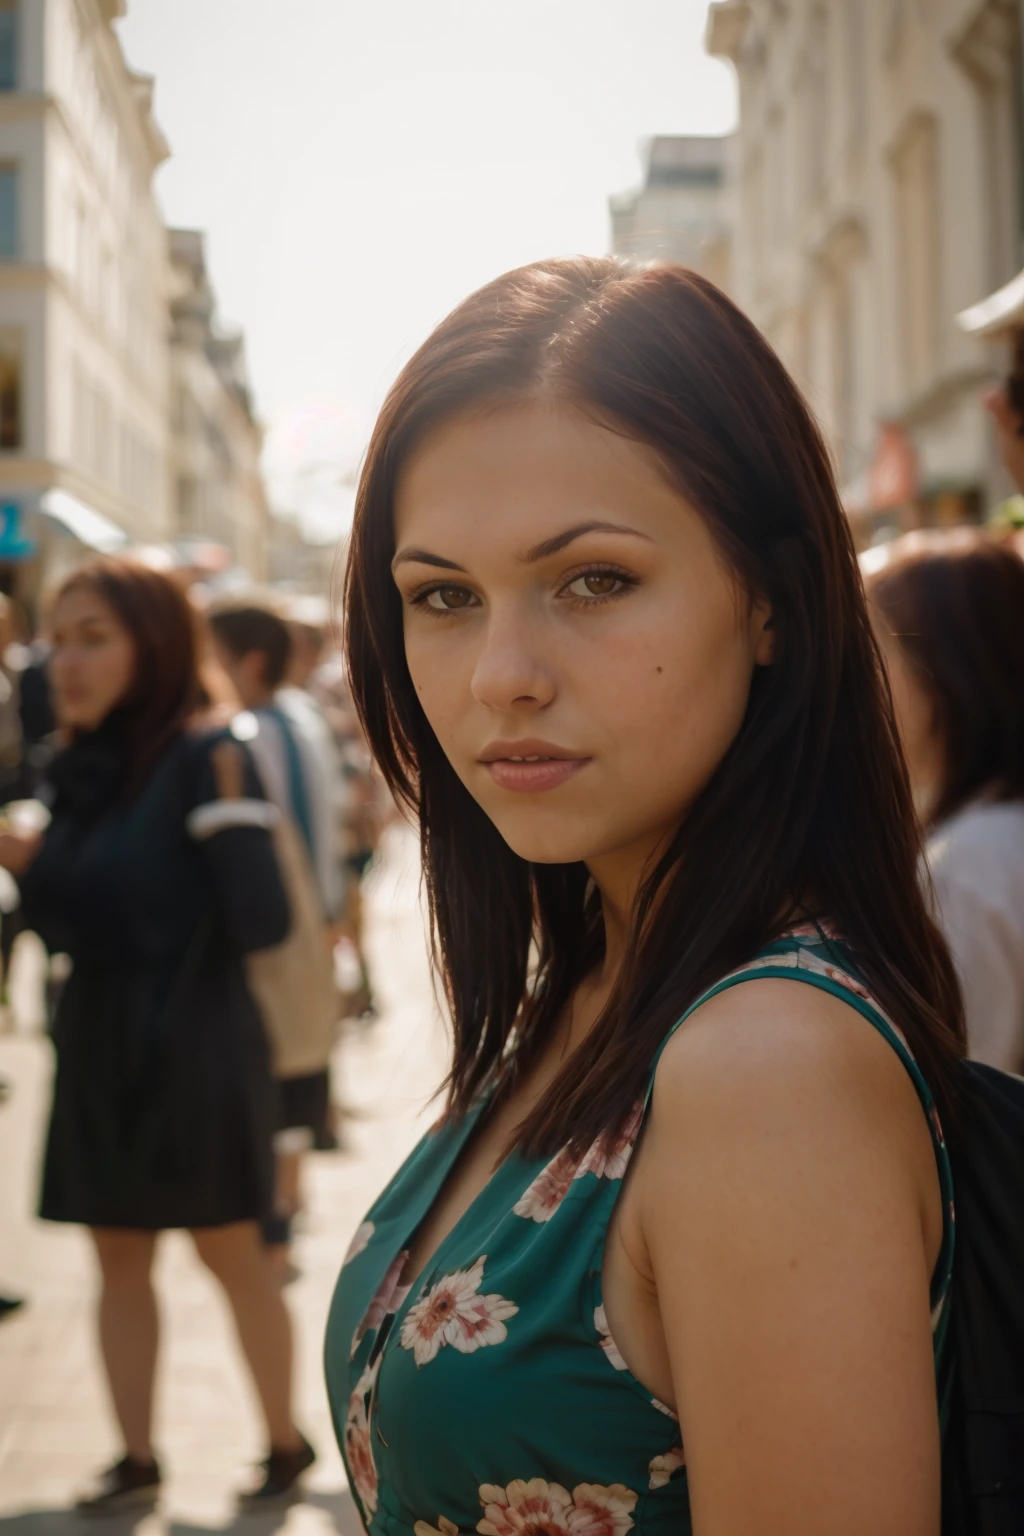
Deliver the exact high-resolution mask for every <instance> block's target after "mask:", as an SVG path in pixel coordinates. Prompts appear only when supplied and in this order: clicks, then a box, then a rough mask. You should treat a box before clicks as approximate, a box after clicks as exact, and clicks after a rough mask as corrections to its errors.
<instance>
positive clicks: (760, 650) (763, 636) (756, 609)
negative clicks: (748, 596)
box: [750, 598, 775, 667]
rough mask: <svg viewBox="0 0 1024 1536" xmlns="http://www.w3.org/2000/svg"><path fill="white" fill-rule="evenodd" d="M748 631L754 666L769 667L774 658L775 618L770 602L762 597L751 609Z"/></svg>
mask: <svg viewBox="0 0 1024 1536" xmlns="http://www.w3.org/2000/svg"><path fill="white" fill-rule="evenodd" d="M750 631H751V637H752V639H753V642H754V665H755V667H770V666H771V664H772V662H773V661H774V660H775V619H774V617H773V615H772V610H771V606H770V604H769V603H767V602H766V601H765V600H764V599H763V598H758V599H757V601H756V602H755V603H754V606H753V608H752V610H751V614H750Z"/></svg>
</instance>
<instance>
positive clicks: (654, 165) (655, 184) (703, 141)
mask: <svg viewBox="0 0 1024 1536" xmlns="http://www.w3.org/2000/svg"><path fill="white" fill-rule="evenodd" d="M730 142H731V141H730V140H729V139H728V138H696V137H693V136H690V135H685V134H676V135H669V134H663V135H660V136H659V137H657V138H654V139H652V140H651V141H650V143H649V144H648V145H647V150H646V165H645V168H644V182H643V186H641V187H640V188H639V189H637V190H636V191H633V192H623V193H620V194H619V195H618V196H617V197H613V198H611V199H610V209H611V219H612V251H613V252H614V254H615V255H616V256H628V257H630V258H632V259H633V260H636V261H654V260H665V261H681V262H682V263H683V264H684V265H685V266H687V267H693V268H695V269H696V270H697V271H698V272H703V273H704V275H705V276H706V277H710V278H711V280H712V281H713V282H716V283H718V285H719V286H720V287H722V288H728V287H729V286H730V283H731V277H732V274H731V250H730V247H731V237H730V227H731V217H730V208H729V201H730V197H731V189H730V185H729V176H728V160H729V150H730Z"/></svg>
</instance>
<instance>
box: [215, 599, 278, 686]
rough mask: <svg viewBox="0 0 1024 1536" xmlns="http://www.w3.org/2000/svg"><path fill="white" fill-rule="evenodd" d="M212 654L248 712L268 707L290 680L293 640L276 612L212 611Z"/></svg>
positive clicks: (253, 607)
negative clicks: (288, 678) (289, 668)
mask: <svg viewBox="0 0 1024 1536" xmlns="http://www.w3.org/2000/svg"><path fill="white" fill-rule="evenodd" d="M208 621H209V625H210V634H211V636H212V638H213V650H214V655H215V656H216V659H217V662H218V664H219V665H220V666H221V667H222V668H223V670H224V672H225V674H226V675H227V677H228V678H229V680H230V682H231V685H232V687H233V688H234V690H235V692H236V693H237V695H238V698H239V700H240V701H241V703H242V705H243V706H244V708H246V709H259V708H260V707H261V706H263V705H266V704H269V703H270V702H271V701H272V699H273V697H274V694H275V693H276V692H277V690H278V689H279V688H280V687H281V686H282V684H283V683H284V682H285V680H286V678H287V676H288V664H289V662H290V660H291V654H292V638H291V634H290V633H289V629H288V625H287V624H286V623H285V621H284V620H283V619H282V618H281V617H280V616H279V615H278V614H276V613H275V612H274V611H273V609H271V608H266V607H261V606H260V605H259V604H256V603H232V604H225V605H223V606H221V607H214V608H211V610H210V612H209V615H208Z"/></svg>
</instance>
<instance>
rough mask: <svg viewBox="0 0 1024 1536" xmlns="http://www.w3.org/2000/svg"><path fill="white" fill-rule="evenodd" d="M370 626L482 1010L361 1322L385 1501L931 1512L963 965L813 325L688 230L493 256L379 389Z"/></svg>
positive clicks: (394, 768)
mask: <svg viewBox="0 0 1024 1536" xmlns="http://www.w3.org/2000/svg"><path fill="white" fill-rule="evenodd" d="M347 626H348V629H347V644H348V653H349V660H350V667H351V673H352V684H353V689H354V693H355V697H356V699H357V701H358V705H359V709H360V712H361V715H362V718H363V720H364V723H365V726H366V729H367V733H368V736H369V739H370V742H371V744H372V746H373V749H374V751H375V753H376V756H377V759H378V761H379V762H380V764H381V765H382V767H383V770H384V772H385V774H386V775H387V777H388V779H389V782H390V783H391V785H392V786H393V788H394V790H395V791H396V793H397V794H399V795H400V796H402V797H403V798H404V799H405V800H406V801H407V802H408V803H409V804H410V805H412V806H413V807H414V808H415V810H416V811H417V812H418V814H419V818H420V824H421V828H422V843H423V853H424V862H425V871H426V880H427V887H428V891H429V894H430V899H431V907H432V912H433V919H434V929H435V935H436V951H437V959H438V964H439V966H440V969H441V974H442V976H443V979H444V983H445V987H446V990H447V996H448V1000H449V1003H450V1007H451V1013H452V1019H453V1028H454V1057H453V1064H452V1070H451V1075H450V1079H449V1084H448V1102H447V1108H446V1111H445V1113H444V1115H443V1116H442V1119H441V1121H440V1122H439V1124H438V1125H437V1126H436V1127H435V1129H434V1130H433V1131H432V1132H431V1133H430V1134H428V1135H427V1136H426V1138H425V1139H424V1141H423V1142H422V1143H421V1145H420V1146H419V1148H418V1149H417V1150H416V1151H415V1152H414V1153H413V1155H412V1157H411V1158H410V1160H409V1161H408V1162H407V1163H406V1165H405V1166H404V1167H403V1168H402V1170H401V1171H400V1172H399V1173H398V1175H397V1176H396V1178H395V1179H394V1180H393V1181H392V1183H391V1184H390V1185H389V1187H388V1188H387V1190H386V1191H385V1192H384V1194H383V1195H382V1196H381V1197H380V1199H379V1200H378V1202H377V1203H376V1205H375V1206H374V1207H373V1208H372V1209H371V1211H370V1212H369V1214H368V1217H367V1219H366V1221H365V1222H364V1223H363V1225H362V1226H361V1227H360V1229H359V1231H358V1232H357V1234H356V1237H355V1240H354V1241H353V1244H352V1247H351V1249H350V1253H349V1256H348V1259H347V1262H346V1264H345V1266H344V1268H343V1270H342V1274H341V1278H340V1280H339V1282H338V1287H337V1292H336V1295H335V1299H334V1304H333V1308H332V1313H331V1318H330V1322H329V1328H328V1336H327V1376H328V1384H329V1389H330V1395H331V1399H332V1403H333V1410H334V1414H335V1420H336V1426H337V1431H338V1436H339V1439H340V1441H341V1444H342V1447H343V1450H344V1454H345V1458H346V1462H347V1466H348V1470H349V1474H350V1480H351V1483H352V1486H353V1488H354V1490H355V1493H356V1496H357V1498H358V1502H359V1507H360V1510H361V1513H362V1516H363V1519H364V1521H365V1523H366V1524H367V1526H368V1527H369V1528H370V1529H371V1530H372V1531H374V1532H380V1533H382V1536H383V1533H385V1532H391V1531H393V1530H397V1529H399V1528H401V1529H408V1528H410V1527H411V1528H413V1529H414V1530H415V1531H416V1533H417V1536H436V1533H438V1532H440V1533H444V1536H455V1532H456V1531H461V1532H468V1531H473V1530H477V1531H479V1532H481V1533H483V1536H535V1533H536V1536H539V1533H541V1532H545V1533H551V1532H557V1531H561V1530H569V1531H572V1532H578V1533H583V1532H586V1533H587V1536H591V1533H593V1536H597V1533H600V1536H624V1533H625V1532H627V1531H629V1530H630V1529H636V1530H641V1529H648V1530H651V1531H666V1532H667V1531H672V1532H684V1531H687V1530H690V1529H693V1530H694V1531H696V1532H697V1533H698V1536H821V1533H822V1532H824V1531H828V1532H829V1536H863V1532H865V1531H871V1532H872V1536H936V1533H937V1532H938V1530H939V1446H940V1431H939V1418H940V1414H939V1394H938V1392H937V1366H938V1367H940V1368H941V1366H942V1363H943V1337H944V1331H945V1324H946V1318H947V1305H946V1304H947V1298H948V1287H949V1280H950V1264H951V1250H952V1227H951V1220H952V1212H951V1202H950V1180H949V1168H948V1163H947V1159H946V1153H945V1149H944V1146H943V1143H942V1138H941V1132H940V1130H939V1113H940V1112H941V1110H942V1109H943V1108H944V1106H945V1102H946V1088H947V1084H948V1082H949V1079H950V1076H951V1074H952V1072H953V1071H954V1069H955V1065H956V1058H957V1057H958V1055H959V1053H960V1050H961V1046H960V1030H961V1026H960V1019H959V1004H958V997H957V990H956V984H955V980H954V977H953V974H952V970H951V966H950V962H949V958H948V955H947V953H946V951H945V949H944V947H943V944H942V942H941V940H940V938H939V937H938V935H937V932H936V930H935V928H934V927H933V925H932V923H931V921H930V919H929V917H928V915H927V912H926V910H925V908H924V906H923V905H922V899H921V896H920V895H919V893H918V888H917V883H916V870H917V857H918V844H917V839H916V833H915V827H914V818H913V812H912V807H911V802H910V795H909V790H908V786H907V783H906V777H905V773H904V769H903V767H902V764H901V761H900V757H899V752H898V748H897V744H896V737H895V730H894V726H893V723H892V718H891V713H890V709H889V704H888V699H887V695H886V691H885V686H884V683H883V681H882V676H881V671H880V665H879V659H878V655H877V652H876V649H875V645H874V642H873V639H872V635H871V629H870V625H869V622H868V617H867V612H866V608H865V604H864V600H863V596H862V590H861V586H860V581H859V576H858V572H857V567H856V562H855V559H854V555H853V550H852V547H851V542H850V538H849V534H848V531H847V527H846V523H845V521H844V518H843V514H842V511H841V509H840V506H839V502H838V500H837V496H836V491H835V486H834V484H833V480H832V476H831V473H830V470H829V465H828V459H827V456H826V453H825V450H824V448H823V446H822V443H821V440H820V438H819V435H818V433H817V431H816V429H815V427H814V424H813V422H812V420H811V418H810V416H809V414H808V412H807V409H806V407H805V406H804V404H803V402H802V401H801V399H800V397H799V395H798V394H797V391H796V390H795V388H794V386H793V384H792V383H791V381H790V380H789V378H788V377H787V375H786V373H785V371H784V370H783V368H782V367H781V365H780V364H779V362H778V360H777V359H776V358H775V356H774V354H773V353H772V352H771V351H770V349H769V348H768V346H767V345H766V344H765V342H764V341H763V340H762V338H761V337H760V336H759V335H758V333H757V332H756V331H755V330H754V328H753V327H752V326H751V325H750V324H749V322H748V321H746V320H745V319H744V317H743V316H742V315H741V314H740V313H739V312H738V311H737V310H736V309H735V308H734V307H733V305H732V304H730V303H729V301H728V300H727V299H726V298H724V297H723V296H722V295H721V294H720V293H719V292H717V291H716V290H715V289H714V288H713V287H712V286H711V285H710V284H708V283H706V282H704V281H703V280H702V279H701V278H699V277H696V276H694V275H693V274H691V273H689V272H686V271H685V270H683V269H681V268H676V267H671V266H666V267H660V268H652V269H649V270H643V271H630V270H627V269H624V268H622V267H620V266H619V265H618V264H616V263H614V262H612V261H597V260H583V259H580V260H573V261H554V262H546V263H540V264H538V265H536V266H532V267H527V268H525V269H523V270H521V271H518V272H513V273H511V274H509V275H508V276H506V277H503V278H501V279H499V280H498V281H497V282H495V283H493V284H491V285H490V286H489V287H487V288H485V289H483V290H482V291H481V292H479V293H477V294H476V295H474V296H473V297H472V298H470V299H469V300H467V301H466V302H465V303H464V304H463V305H462V306H460V308H459V309H457V310H456V311H455V312H454V313H453V314H452V315H451V316H450V317H449V318H448V319H447V320H446V321H444V322H443V324H442V325H441V326H440V327H439V328H438V330H437V331H436V332H435V333H434V335H433V336H432V337H431V338H430V339H429V340H428V341H427V343H426V344H425V346H424V347H423V348H422V349H421V351H420V352H419V353H418V354H417V355H416V356H415V357H414V358H413V359H412V361H411V362H410V363H409V364H408V366H407V368H406V369H405V371H404V372H403V374H402V376H401V377H400V379H399V380H398V382H397V384H396V385H395V387H394V389H393V390H392V392H391V395H390V397H389V399H388V401H387V403H386V404H385V406H384V409H383V412H382V415H381V418H380V421H379V422H378V425H377V428H376V432H375V435H374V438H373V441H372V444H371V448H370V451H369V457H368V461H367V464H366V468H365V470H364V473H363V478H362V483H361V487H360V491H359V498H358V505H357V512H356V520H355V525H354V529H353V535H352V545H351V552H350V563H349V571H348V591H347ZM739 983H742V984H739Z"/></svg>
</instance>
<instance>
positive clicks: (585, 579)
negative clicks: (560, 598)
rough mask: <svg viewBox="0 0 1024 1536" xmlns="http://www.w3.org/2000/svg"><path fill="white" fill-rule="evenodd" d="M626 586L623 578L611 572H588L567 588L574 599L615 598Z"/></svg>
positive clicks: (571, 582)
mask: <svg viewBox="0 0 1024 1536" xmlns="http://www.w3.org/2000/svg"><path fill="white" fill-rule="evenodd" d="M624 585H625V583H624V582H623V579H622V577H621V576H616V575H614V574H613V572H611V571H588V572H587V573H586V574H585V575H583V576H577V577H576V579H575V580H574V581H570V583H569V585H568V586H567V587H566V589H565V590H566V591H567V592H571V594H572V596H573V597H614V596H615V594H616V593H617V592H618V591H620V590H621V588H622V587H623V586H624Z"/></svg>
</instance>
